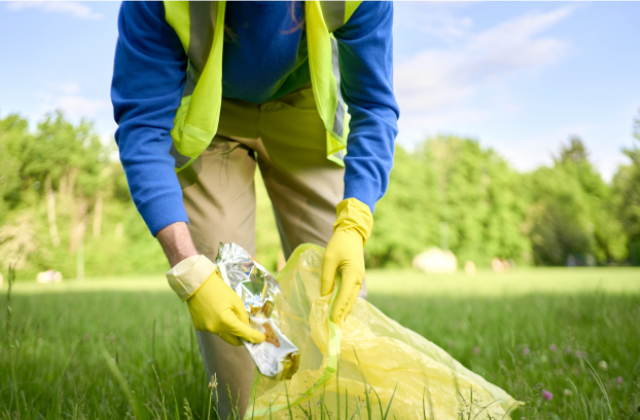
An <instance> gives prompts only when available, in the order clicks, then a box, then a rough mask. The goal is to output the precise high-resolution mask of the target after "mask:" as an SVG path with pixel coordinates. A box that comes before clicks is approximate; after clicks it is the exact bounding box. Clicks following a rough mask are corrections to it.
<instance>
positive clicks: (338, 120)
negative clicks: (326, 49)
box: [331, 36, 347, 139]
mask: <svg viewBox="0 0 640 420" xmlns="http://www.w3.org/2000/svg"><path fill="white" fill-rule="evenodd" d="M331 70H332V71H333V77H335V78H336V84H337V86H336V87H337V89H336V90H337V94H338V104H337V106H336V112H335V115H334V117H333V132H334V133H336V135H337V136H338V138H340V139H342V138H343V137H344V119H345V114H346V112H347V107H346V106H345V104H344V99H342V92H341V91H340V60H339V52H338V41H336V39H335V38H334V37H333V36H331Z"/></svg>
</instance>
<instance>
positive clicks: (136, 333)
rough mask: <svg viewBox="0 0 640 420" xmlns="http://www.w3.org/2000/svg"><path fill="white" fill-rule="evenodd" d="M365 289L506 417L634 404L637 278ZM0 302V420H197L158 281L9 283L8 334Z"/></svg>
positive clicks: (639, 325)
mask: <svg viewBox="0 0 640 420" xmlns="http://www.w3.org/2000/svg"><path fill="white" fill-rule="evenodd" d="M5 283H6V281H5ZM368 288H369V296H370V297H369V300H370V301H371V302H372V303H373V304H374V305H376V306H377V307H378V308H380V309H381V310H382V311H383V312H385V313H386V314H387V315H389V316H390V317H392V318H394V319H396V320H397V321H399V322H400V323H401V324H403V325H404V326H406V327H408V328H411V329H412V330H414V331H416V332H418V333H420V334H422V335H423V336H425V337H427V338H428V339H430V340H431V341H433V342H435V343H436V344H438V345H440V346H441V347H443V348H444V349H446V350H447V351H448V352H449V353H451V354H452V355H453V356H454V357H455V358H456V359H458V360H459V361H461V362H462V363H463V364H464V365H465V366H467V367H469V368H471V369H472V370H474V371H475V372H477V373H480V374H481V375H483V376H485V377H486V378H487V379H488V380H489V381H491V382H493V383H495V384H497V385H499V386H501V387H503V388H504V389H506V390H507V391H508V392H509V393H511V395H513V396H514V397H516V398H518V399H520V400H522V401H526V402H527V403H528V405H527V407H525V408H522V409H520V410H519V411H518V412H517V413H516V414H515V415H514V416H513V418H514V419H520V418H525V419H563V420H566V419H572V420H580V419H584V420H587V419H628V418H629V417H630V416H631V415H633V413H634V412H635V411H636V408H637V406H638V404H640V269H632V268H594V269H585V268H577V269H566V268H556V269H518V270H515V271H513V272H510V273H504V274H495V273H492V272H489V271H486V272H479V273H477V274H476V275H475V276H471V277H468V276H466V275H464V274H457V275H453V276H433V277H428V276H425V275H423V274H421V273H417V272H414V271H410V270H397V271H374V270H371V271H369V273H368ZM0 292H1V293H2V297H1V298H0V311H1V312H0V321H1V322H2V323H1V324H0V327H1V328H2V333H0V334H1V335H2V339H1V340H0V343H1V344H0V345H1V348H0V418H20V419H37V418H92V419H93V418H104V419H111V418H125V417H127V414H126V413H130V414H133V413H135V412H138V417H139V418H154V419H155V418H158V419H165V418H174V419H176V418H190V416H193V418H196V419H198V418H200V419H206V418H208V416H207V413H208V412H209V401H210V398H211V394H210V390H209V389H208V388H207V386H206V384H207V380H206V378H205V373H204V369H203V367H202V362H201V360H200V355H199V353H198V348H197V344H196V342H195V337H194V334H193V333H192V330H191V328H190V320H189V317H188V313H187V311H186V307H184V306H183V305H181V304H180V302H179V301H178V299H177V298H176V297H175V296H174V295H173V294H172V293H171V292H170V290H169V288H168V286H166V283H165V280H164V279H163V278H162V277H161V276H154V277H147V278H142V277H141V278H128V279H125V278H120V279H96V280H87V281H85V282H83V283H76V282H74V281H68V282H63V283H61V284H58V285H50V286H42V285H36V284H35V283H25V282H19V283H17V284H15V285H14V288H13V293H12V296H11V323H10V325H8V324H7V321H8V319H7V297H6V292H7V285H6V284H5V286H4V287H2V288H1V289H0ZM5 328H6V329H5ZM552 345H553V346H555V348H556V350H555V351H553V350H552V349H551V346H552ZM526 349H528V350H526ZM526 353H528V354H526ZM601 362H604V363H606V366H605V364H603V363H601ZM619 378H620V379H621V382H619ZM127 388H128V389H129V391H127ZM543 390H546V391H550V392H551V393H552V394H553V399H551V400H546V399H544V398H543V397H542V392H543ZM434 403H437V402H434ZM373 404H374V405H375V404H376V403H375V402H374V403H373ZM329 409H331V407H329ZM427 411H428V410H427ZM188 413H192V414H188ZM211 416H212V418H213V410H212V412H211ZM428 416H429V415H428V412H427V417H428ZM635 418H638V419H640V414H638V415H637V416H636V417H635Z"/></svg>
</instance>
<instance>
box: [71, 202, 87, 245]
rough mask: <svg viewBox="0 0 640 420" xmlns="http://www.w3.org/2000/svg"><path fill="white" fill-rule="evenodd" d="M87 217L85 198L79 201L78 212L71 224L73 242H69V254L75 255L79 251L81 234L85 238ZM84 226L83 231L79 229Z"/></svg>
mask: <svg viewBox="0 0 640 420" xmlns="http://www.w3.org/2000/svg"><path fill="white" fill-rule="evenodd" d="M86 215H87V201H86V200H85V199H83V198H80V199H78V210H77V211H76V214H75V216H74V218H73V221H72V222H71V240H70V241H69V253H71V254H73V253H75V252H76V250H77V249H78V244H79V243H80V239H81V237H80V232H81V231H82V235H83V236H84V223H85V217H86ZM80 224H83V226H82V229H79V228H78V227H79V226H80Z"/></svg>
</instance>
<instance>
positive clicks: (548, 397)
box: [542, 389, 553, 401]
mask: <svg viewBox="0 0 640 420" xmlns="http://www.w3.org/2000/svg"><path fill="white" fill-rule="evenodd" d="M542 398H544V399H545V400H547V401H551V400H552V399H553V394H552V393H551V392H549V391H547V390H546V389H543V390H542Z"/></svg>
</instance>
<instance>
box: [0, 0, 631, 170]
mask: <svg viewBox="0 0 640 420" xmlns="http://www.w3.org/2000/svg"><path fill="white" fill-rule="evenodd" d="M118 8H119V3H116V2H104V3H103V2H86V3H85V2H29V3H11V2H9V3H0V39H2V40H3V41H4V42H2V43H1V44H0V57H2V65H0V80H2V82H1V84H0V116H6V115H7V114H8V113H12V112H19V113H21V114H23V115H24V116H26V117H28V118H29V120H30V121H31V122H32V123H35V122H36V121H37V120H38V119H39V118H41V117H42V115H43V114H44V113H46V112H48V111H52V110H54V109H56V108H60V109H63V110H65V112H66V113H67V114H68V115H69V116H70V117H71V118H72V119H74V120H77V119H79V118H81V117H83V116H84V117H87V118H88V119H90V120H93V121H94V122H95V126H96V129H97V130H98V131H99V132H100V133H101V134H102V135H103V137H104V138H105V141H108V140H107V139H108V138H109V136H110V135H111V134H112V133H113V131H114V130H115V128H116V126H115V123H114V122H113V120H112V116H111V105H110V100H109V85H110V80H111V73H112V66H113V53H114V48H115V42H116V38H117V28H116V19H117V13H118ZM395 13H396V16H395V28H394V48H395V62H394V68H395V77H394V78H395V87H396V95H397V98H398V102H399V104H400V109H401V119H400V134H399V137H398V141H399V143H401V144H403V145H405V146H407V147H412V146H413V145H414V144H415V143H416V142H417V141H420V140H421V139H423V138H425V136H427V135H433V134H436V133H451V134H458V135H466V136H471V137H475V138H478V139H479V140H480V142H481V143H482V144H483V145H485V146H490V147H493V148H494V149H496V150H497V151H498V152H499V153H500V154H502V155H503V156H505V157H506V158H507V159H508V160H509V161H511V162H512V163H513V164H514V165H515V166H516V167H517V168H519V169H523V170H528V169H532V168H535V167H536V166H538V165H540V164H548V163H550V162H551V154H552V153H554V152H555V151H557V150H558V147H559V145H560V143H561V142H564V141H566V140H567V138H568V136H570V135H579V136H581V137H582V138H583V139H584V141H585V143H586V144H587V146H588V148H589V149H590V150H591V155H592V159H593V160H594V161H595V163H596V165H597V167H598V168H599V169H600V170H601V172H602V173H603V175H604V176H605V178H606V179H609V178H610V177H611V176H612V175H613V173H614V172H615V170H616V168H617V165H618V164H619V163H622V162H625V161H626V160H625V159H626V158H625V157H624V156H623V155H622V153H621V148H622V147H629V146H630V145H631V144H632V129H633V118H634V117H635V116H637V115H638V111H639V109H640V83H639V80H638V79H639V78H640V48H638V40H640V25H638V22H637V17H638V16H640V2H624V3H622V2H621V3H618V2H593V3H591V2H586V3H565V2H488V3H478V2H464V3H462V2H460V3H458V2H444V3H427V2H398V3H396V6H395ZM7 40H13V42H6V41H7Z"/></svg>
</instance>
